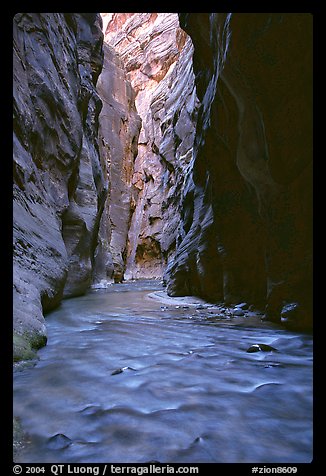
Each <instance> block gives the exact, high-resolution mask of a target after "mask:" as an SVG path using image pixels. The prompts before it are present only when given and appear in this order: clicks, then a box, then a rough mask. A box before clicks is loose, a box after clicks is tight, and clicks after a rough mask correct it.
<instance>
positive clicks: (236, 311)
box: [232, 309, 245, 316]
mask: <svg viewBox="0 0 326 476" xmlns="http://www.w3.org/2000/svg"><path fill="white" fill-rule="evenodd" d="M232 314H233V315H234V316H244V315H245V313H244V311H242V309H235V310H234V311H233V312H232Z"/></svg>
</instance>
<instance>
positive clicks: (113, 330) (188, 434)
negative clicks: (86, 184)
mask: <svg viewBox="0 0 326 476" xmlns="http://www.w3.org/2000/svg"><path fill="white" fill-rule="evenodd" d="M157 289H160V285H159V284H158V283H156V282H155V281H154V282H136V283H127V284H121V285H113V286H111V287H109V288H108V289H107V290H100V291H91V292H90V293H89V294H87V295H86V296H83V297H79V298H74V299H69V300H65V301H63V303H62V305H61V306H60V308H58V309H57V310H56V311H54V312H52V313H51V314H49V315H48V316H47V318H46V321H47V329H48V344H47V346H46V347H45V348H43V349H41V350H40V351H39V357H40V359H39V361H38V362H37V364H36V365H35V366H34V367H32V368H25V369H24V370H20V371H16V372H15V373H14V414H15V415H16V416H18V417H19V418H20V420H21V423H22V425H23V428H24V429H25V431H27V432H28V434H29V443H28V444H27V445H26V447H25V449H24V450H23V451H22V452H21V453H20V455H19V457H18V460H17V461H16V462H25V463H41V462H42V463H43V462H52V463H91V462H96V463H101V462H106V463H108V462H112V463H114V462H119V463H128V462H130V463H137V462H149V461H157V462H161V463H183V462H187V463H189V462H191V463H200V462H218V463H219V462H257V463H258V462H264V463H268V462H284V463H285V462H287V463H299V462H310V461H311V460H312V338H311V336H309V335H306V334H301V333H295V332H290V331H286V330H284V329H280V328H279V327H277V326H273V325H271V324H268V323H260V321H259V319H258V318H257V322H256V323H254V325H255V326H254V325H253V324H252V322H251V321H250V322H249V320H248V324H246V320H245V319H242V320H241V321H240V320H237V319H236V318H235V319H220V318H219V317H217V316H216V315H214V312H213V311H210V312H208V310H207V309H206V310H199V309H198V308H197V309H196V307H189V308H183V307H182V306H176V305H175V303H173V302H171V303H168V304H166V305H165V306H162V303H161V302H159V301H157V300H155V299H150V298H149V297H148V294H149V292H151V291H154V290H157ZM166 306H167V308H166ZM255 343H265V344H269V345H272V346H273V347H275V348H276V349H277V352H256V353H248V352H246V351H247V349H248V347H249V346H250V345H252V344H255ZM119 369H124V370H123V371H120V373H119ZM56 435H59V436H56ZM63 435H64V436H63ZM16 459H17V458H16Z"/></svg>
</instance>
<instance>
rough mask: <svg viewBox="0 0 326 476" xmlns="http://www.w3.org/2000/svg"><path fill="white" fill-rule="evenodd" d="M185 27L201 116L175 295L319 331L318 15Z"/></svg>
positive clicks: (193, 20)
mask: <svg viewBox="0 0 326 476" xmlns="http://www.w3.org/2000/svg"><path fill="white" fill-rule="evenodd" d="M179 17H180V24H181V27H182V28H184V29H185V31H187V33H188V34H189V35H190V36H191V38H192V41H193V44H194V55H193V61H194V72H195V77H196V91H197V95H198V98H199V99H200V101H201V106H200V109H199V113H198V121H197V128H196V137H195V143H194V152H193V156H194V158H193V161H192V162H191V167H189V169H188V170H187V174H186V177H185V185H184V193H183V201H182V203H181V223H180V227H179V234H178V238H177V248H176V254H175V257H174V259H173V260H171V263H169V266H168V270H167V273H166V277H167V279H166V281H167V290H168V293H169V294H170V295H182V294H183V293H184V294H195V295H197V296H201V297H205V298H207V297H209V298H210V299H216V300H219V299H220V300H223V301H225V302H226V301H229V302H233V303H234V302H239V300H240V299H241V300H243V301H246V302H252V303H255V305H259V306H265V304H266V303H270V304H271V307H270V313H271V318H272V319H274V320H277V321H278V322H280V313H281V310H282V306H283V303H284V302H288V301H290V302H291V301H293V302H294V301H295V302H299V303H300V304H302V305H303V307H304V308H305V310H306V316H307V319H308V320H309V319H310V320H312V233H311V230H312V183H313V182H312V69H311V67H310V65H311V63H312V51H313V49H312V38H313V35H312V15H311V14H309V13H305V14H301V13H285V14H278V13H251V14H245V13H232V14H227V13H202V14H196V13H181V14H179ZM289 39H291V40H290V41H289ZM294 58H295V60H294ZM281 76H282V77H283V78H286V80H284V81H283V82H282V84H280V83H279V82H278V79H277V78H279V77H281ZM267 85H268V86H267ZM293 85H295V88H294V87H293ZM299 96H300V97H302V98H303V100H302V102H301V101H299V102H298V100H297V98H298V97H299ZM285 98H286V99H285ZM303 110H305V111H307V113H306V114H302V111H303ZM276 118H277V120H276ZM293 124H295V127H294V126H293ZM253 144H254V146H253ZM208 190H210V192H209V193H208V192H207V191H208ZM271 211H272V212H271ZM236 298H237V300H235V299H236ZM302 316H303V315H302ZM302 316H301V317H302ZM303 317H304V316H303Z"/></svg>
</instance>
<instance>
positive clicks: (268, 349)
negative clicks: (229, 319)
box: [247, 344, 277, 352]
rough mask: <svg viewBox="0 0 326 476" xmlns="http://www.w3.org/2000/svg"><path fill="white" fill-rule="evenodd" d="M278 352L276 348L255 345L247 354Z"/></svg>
mask: <svg viewBox="0 0 326 476" xmlns="http://www.w3.org/2000/svg"><path fill="white" fill-rule="evenodd" d="M260 351H262V352H277V349H275V347H272V346H271V345H267V344H253V345H251V346H250V347H249V348H248V349H247V352H260Z"/></svg>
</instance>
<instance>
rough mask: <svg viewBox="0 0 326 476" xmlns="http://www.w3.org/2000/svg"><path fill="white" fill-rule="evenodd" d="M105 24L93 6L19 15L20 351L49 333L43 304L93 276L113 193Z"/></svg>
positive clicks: (16, 196)
mask: <svg viewBox="0 0 326 476" xmlns="http://www.w3.org/2000/svg"><path fill="white" fill-rule="evenodd" d="M101 28H102V22H101V17H100V16H99V15H98V14H95V13H17V14H16V15H15V17H14V20H13V39H14V55H13V96H14V99H13V105H14V106H13V110H14V139H13V152H14V186H13V220H14V233H13V238H14V244H13V249H14V255H13V256H14V260H13V282H14V283H13V284H14V290H13V304H14V321H13V324H14V359H15V360H18V359H21V358H25V357H30V356H31V355H33V352H32V349H37V348H38V347H40V346H41V345H43V344H44V343H45V342H46V328H45V323H44V317H43V313H44V312H47V311H49V310H51V309H53V308H54V307H55V306H57V305H58V304H59V302H60V300H61V299H62V297H70V296H77V295H79V294H82V293H83V292H85V290H86V289H87V288H88V287H89V285H90V283H91V280H92V266H93V260H94V252H95V248H96V245H97V234H98V228H99V224H100V218H101V214H102V211H103V207H104V202H105V198H106V193H107V190H106V182H105V177H104V175H103V171H102V168H101V164H100V160H99V147H98V133H97V132H98V115H99V112H100V109H101V100H100V98H99V96H98V94H97V92H96V89H95V85H96V82H97V79H98V76H99V74H100V72H101V68H102V61H103V52H102V43H103V34H102V29H101Z"/></svg>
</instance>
